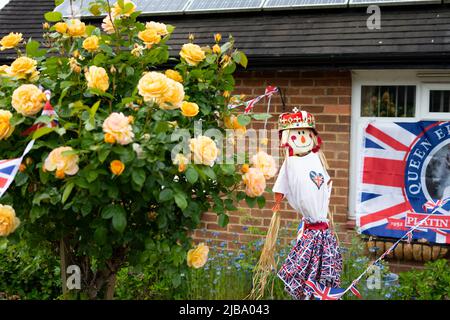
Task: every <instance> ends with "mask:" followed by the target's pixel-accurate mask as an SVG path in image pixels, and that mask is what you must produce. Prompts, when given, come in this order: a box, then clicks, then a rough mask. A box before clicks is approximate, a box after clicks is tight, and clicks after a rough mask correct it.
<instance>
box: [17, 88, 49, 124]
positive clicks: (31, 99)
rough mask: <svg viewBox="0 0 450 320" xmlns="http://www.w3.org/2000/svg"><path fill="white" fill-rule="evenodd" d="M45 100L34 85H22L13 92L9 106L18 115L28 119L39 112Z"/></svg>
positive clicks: (43, 95)
mask: <svg viewBox="0 0 450 320" xmlns="http://www.w3.org/2000/svg"><path fill="white" fill-rule="evenodd" d="M46 100H47V98H46V96H45V94H44V93H43V92H42V91H41V90H40V89H39V88H38V87H36V86H35V85H34V84H23V85H21V86H20V87H18V88H17V89H16V90H14V92H13V95H12V100H11V105H12V107H13V108H14V109H15V110H16V111H17V112H18V113H20V114H22V115H24V116H26V117H29V116H33V115H35V114H36V113H38V112H39V111H41V110H42V108H43V107H44V102H45V101H46Z"/></svg>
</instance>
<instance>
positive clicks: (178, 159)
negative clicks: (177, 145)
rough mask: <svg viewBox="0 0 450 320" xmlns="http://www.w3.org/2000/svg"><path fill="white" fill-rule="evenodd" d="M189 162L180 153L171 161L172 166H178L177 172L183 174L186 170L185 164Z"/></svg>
mask: <svg viewBox="0 0 450 320" xmlns="http://www.w3.org/2000/svg"><path fill="white" fill-rule="evenodd" d="M188 162H189V159H188V158H186V157H185V156H184V155H183V154H182V153H179V154H177V155H176V156H175V159H173V164H177V165H178V172H184V171H185V170H186V164H187V163H188Z"/></svg>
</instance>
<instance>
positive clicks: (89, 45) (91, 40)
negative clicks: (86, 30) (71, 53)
mask: <svg viewBox="0 0 450 320" xmlns="http://www.w3.org/2000/svg"><path fill="white" fill-rule="evenodd" d="M83 48H84V49H85V50H87V51H89V52H94V51H97V50H98V48H99V38H98V37H97V36H90V37H87V38H86V39H85V40H84V41H83Z"/></svg>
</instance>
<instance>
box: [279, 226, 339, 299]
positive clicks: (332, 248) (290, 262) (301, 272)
mask: <svg viewBox="0 0 450 320" xmlns="http://www.w3.org/2000/svg"><path fill="white" fill-rule="evenodd" d="M341 271H342V256H341V253H340V252H339V246H338V244H337V241H336V238H335V236H334V235H333V234H332V233H331V231H330V230H329V229H326V230H310V229H306V230H305V231H304V233H303V236H302V237H301V238H300V239H298V241H297V244H296V245H295V246H294V247H293V248H292V250H291V252H290V253H289V255H288V257H287V258H286V260H285V261H284V263H283V265H282V266H281V268H280V270H279V271H278V277H280V278H281V280H283V282H284V285H285V289H286V291H287V292H288V293H289V294H290V295H291V296H292V298H293V299H296V300H303V299H308V298H310V297H311V296H312V290H311V288H309V287H308V286H307V285H305V281H306V280H311V281H317V282H320V283H322V284H323V285H326V286H329V287H333V288H337V287H339V286H340V282H341V281H340V275H341Z"/></svg>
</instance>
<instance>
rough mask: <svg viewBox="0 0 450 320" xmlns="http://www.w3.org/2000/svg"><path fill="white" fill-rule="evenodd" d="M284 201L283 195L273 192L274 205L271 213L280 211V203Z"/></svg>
mask: <svg viewBox="0 0 450 320" xmlns="http://www.w3.org/2000/svg"><path fill="white" fill-rule="evenodd" d="M283 199H284V194H282V193H280V192H275V205H274V206H273V208H272V211H273V212H277V211H280V204H281V201H282V200H283Z"/></svg>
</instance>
